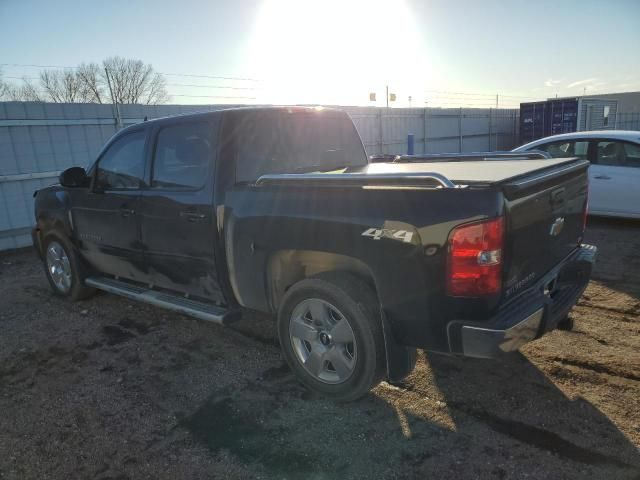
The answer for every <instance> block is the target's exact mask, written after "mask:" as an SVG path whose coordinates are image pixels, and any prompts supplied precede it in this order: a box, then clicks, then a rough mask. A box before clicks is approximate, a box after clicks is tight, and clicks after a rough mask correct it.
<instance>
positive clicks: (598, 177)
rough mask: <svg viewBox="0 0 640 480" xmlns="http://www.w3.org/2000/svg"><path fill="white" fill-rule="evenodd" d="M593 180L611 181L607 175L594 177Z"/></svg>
mask: <svg viewBox="0 0 640 480" xmlns="http://www.w3.org/2000/svg"><path fill="white" fill-rule="evenodd" d="M593 178H597V179H598V180H611V177H609V176H607V175H596V176H595V177H593Z"/></svg>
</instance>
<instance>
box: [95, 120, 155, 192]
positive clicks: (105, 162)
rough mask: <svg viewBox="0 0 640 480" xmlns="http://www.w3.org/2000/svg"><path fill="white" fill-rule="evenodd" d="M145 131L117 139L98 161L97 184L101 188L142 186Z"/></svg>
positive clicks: (115, 188)
mask: <svg viewBox="0 0 640 480" xmlns="http://www.w3.org/2000/svg"><path fill="white" fill-rule="evenodd" d="M145 137H146V135H145V132H135V133H130V134H128V135H125V136H123V137H121V138H119V139H118V140H116V141H115V142H114V143H113V144H112V145H111V146H110V147H109V149H108V150H107V151H106V152H105V153H104V155H102V158H100V160H99V161H98V168H97V173H96V186H97V187H98V188H99V189H100V190H121V189H136V188H140V183H141V182H142V178H143V177H144V141H145Z"/></svg>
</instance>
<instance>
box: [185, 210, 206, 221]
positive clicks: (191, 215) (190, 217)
mask: <svg viewBox="0 0 640 480" xmlns="http://www.w3.org/2000/svg"><path fill="white" fill-rule="evenodd" d="M180 216H181V217H182V218H184V219H186V220H187V221H188V222H201V221H202V220H204V219H205V217H206V215H205V214H204V213H198V212H189V211H187V212H180Z"/></svg>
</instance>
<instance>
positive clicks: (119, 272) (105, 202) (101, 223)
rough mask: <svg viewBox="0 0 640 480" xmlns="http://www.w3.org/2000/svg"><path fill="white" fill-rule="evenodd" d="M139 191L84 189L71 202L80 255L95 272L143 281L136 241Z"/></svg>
mask: <svg viewBox="0 0 640 480" xmlns="http://www.w3.org/2000/svg"><path fill="white" fill-rule="evenodd" d="M138 196H139V192H135V191H134V192H106V193H93V192H88V193H86V194H85V198H83V199H82V200H81V201H78V202H76V201H74V204H75V205H81V206H77V207H73V209H72V216H73V225H74V227H75V231H76V236H77V238H78V240H79V244H80V249H81V252H82V254H83V256H84V257H85V258H86V259H87V260H88V262H89V263H90V264H91V265H92V266H93V267H94V268H95V269H96V270H98V271H99V272H102V273H106V274H109V275H114V276H118V277H123V278H127V279H130V280H136V281H141V282H142V281H146V277H147V274H146V267H145V265H144V262H143V257H142V251H141V250H140V244H139V241H138V216H137V209H138V203H139V199H138Z"/></svg>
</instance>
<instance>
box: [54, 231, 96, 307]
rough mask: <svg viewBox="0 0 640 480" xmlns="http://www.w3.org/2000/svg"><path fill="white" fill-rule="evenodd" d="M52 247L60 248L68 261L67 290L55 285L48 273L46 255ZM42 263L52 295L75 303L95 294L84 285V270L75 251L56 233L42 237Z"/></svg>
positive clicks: (93, 290) (63, 237) (67, 241)
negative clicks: (69, 275)
mask: <svg viewBox="0 0 640 480" xmlns="http://www.w3.org/2000/svg"><path fill="white" fill-rule="evenodd" d="M52 246H56V247H57V246H59V247H61V248H62V250H63V251H64V254H65V255H66V258H67V259H68V263H69V267H70V273H71V281H70V287H69V288H68V289H65V288H61V287H60V285H59V284H56V281H55V280H54V278H53V276H52V272H51V271H50V268H49V264H48V259H47V254H48V252H49V248H50V247H52ZM42 261H43V265H44V271H45V274H46V276H47V280H48V281H49V285H50V286H51V290H53V293H55V294H56V295H58V296H60V297H65V298H68V299H69V300H71V301H73V302H75V301H77V300H82V299H84V298H87V297H90V296H91V295H93V294H94V293H95V292H96V290H95V289H94V288H91V287H87V286H86V285H85V284H84V280H85V278H86V277H87V273H86V269H85V267H84V265H83V263H82V260H81V258H80V257H79V255H78V253H77V251H76V249H75V248H74V246H73V245H72V244H71V242H70V241H69V240H68V239H67V238H66V237H65V236H64V235H62V234H59V233H57V232H56V233H49V234H47V235H46V236H45V237H44V239H43V241H42Z"/></svg>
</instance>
